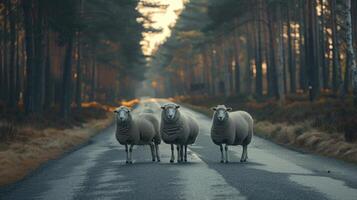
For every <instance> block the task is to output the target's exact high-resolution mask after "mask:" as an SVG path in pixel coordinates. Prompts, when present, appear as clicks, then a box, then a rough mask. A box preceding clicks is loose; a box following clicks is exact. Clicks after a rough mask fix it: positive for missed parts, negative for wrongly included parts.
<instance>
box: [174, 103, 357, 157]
mask: <svg viewBox="0 0 357 200" xmlns="http://www.w3.org/2000/svg"><path fill="white" fill-rule="evenodd" d="M175 100H176V101H178V102H180V103H182V104H184V105H185V106H187V107H189V108H191V109H193V110H195V111H198V112H200V113H203V114H205V115H207V116H209V117H212V111H210V109H209V108H210V107H211V106H214V105H217V104H219V103H218V102H220V100H217V99H214V100H209V99H207V98H205V100H202V101H201V100H197V99H195V100H192V99H189V100H187V99H185V98H180V99H175ZM198 102H199V103H198ZM203 102H204V103H203ZM235 103H237V102H235ZM221 104H222V103H221ZM225 104H227V103H225ZM318 104H320V105H319V107H320V108H322V107H323V105H324V103H323V102H319V103H318ZM326 104H328V105H329V106H331V105H333V104H334V102H330V101H327V103H326ZM227 105H229V106H232V105H233V106H232V107H233V108H234V109H235V110H237V107H234V103H231V104H229V103H228V104H227ZM239 105H241V106H240V108H241V109H240V110H249V112H250V113H252V115H253V117H254V118H255V125H254V129H255V131H254V132H255V134H256V135H258V136H260V137H263V138H266V139H269V140H271V141H273V142H275V143H278V144H282V145H287V146H289V147H293V148H297V149H300V150H304V151H308V152H312V153H316V154H319V155H323V156H328V157H334V158H337V159H341V160H345V161H349V162H353V163H357V142H346V139H345V136H344V134H343V133H342V132H341V131H338V130H343V128H344V127H343V123H347V122H351V120H350V121H346V122H342V119H336V118H335V120H336V121H338V123H339V124H338V126H340V127H338V128H337V127H335V126H336V124H335V126H334V124H328V123H329V122H324V121H322V122H321V123H320V124H316V121H314V120H312V119H313V118H314V116H309V117H303V116H305V114H306V113H305V114H304V112H309V114H310V115H314V114H315V113H316V112H318V110H316V111H315V113H314V112H312V111H311V106H306V105H307V103H306V102H302V105H301V104H299V103H297V102H294V103H293V104H288V105H287V106H288V107H289V106H290V107H291V108H288V109H284V108H278V109H277V110H276V111H274V110H273V109H271V106H272V105H271V103H269V104H268V105H267V104H258V103H256V102H250V101H247V102H246V103H245V104H243V103H239ZM264 105H265V106H264ZM338 106H339V105H338ZM338 106H337V107H338ZM267 107H270V108H267ZM328 109H331V110H335V109H337V108H336V106H332V108H331V107H328V106H327V110H328ZM264 110H265V111H264ZM267 110H269V111H267ZM284 110H285V112H284ZM292 110H299V111H296V112H299V113H298V114H296V113H291V114H290V115H292V116H289V112H292ZM266 112H268V113H266ZM275 112H279V113H280V114H282V115H283V116H285V117H281V116H278V114H277V113H275ZM324 112H327V111H322V113H324ZM335 114H336V113H335ZM256 115H258V116H256ZM318 115H320V117H324V116H323V114H321V112H319V113H318ZM348 115H352V113H349V114H348ZM315 116H316V114H315ZM269 117H271V118H269ZM344 117H346V116H344ZM349 117H352V116H349ZM257 118H258V119H257ZM292 118H295V119H296V120H295V121H293V120H292ZM352 123H353V122H352ZM349 126H353V124H352V125H351V124H349ZM327 127H332V129H330V130H326V128H327Z"/></svg>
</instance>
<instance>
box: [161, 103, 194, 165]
mask: <svg viewBox="0 0 357 200" xmlns="http://www.w3.org/2000/svg"><path fill="white" fill-rule="evenodd" d="M161 108H162V112H161V126H160V133H161V137H162V140H163V141H164V142H165V143H167V144H170V145H171V159H170V162H171V163H172V162H174V160H175V155H174V145H176V146H177V162H183V161H185V162H187V145H189V144H193V143H194V142H195V141H196V138H197V135H198V132H199V128H198V124H197V122H196V121H195V120H194V119H193V118H191V117H190V116H187V115H183V114H181V113H180V111H179V110H178V109H179V108H180V106H179V105H176V104H174V103H169V104H165V105H164V106H162V107H161Z"/></svg>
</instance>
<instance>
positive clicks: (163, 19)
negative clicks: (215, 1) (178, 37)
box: [138, 0, 188, 55]
mask: <svg viewBox="0 0 357 200" xmlns="http://www.w3.org/2000/svg"><path fill="white" fill-rule="evenodd" d="M143 1H145V2H150V3H159V4H162V5H167V7H166V6H165V8H162V9H153V8H147V7H142V6H141V4H139V6H138V9H139V11H140V12H141V13H142V14H143V15H145V16H150V18H151V20H152V21H153V22H154V23H152V24H144V25H145V26H147V27H153V28H159V29H162V32H161V33H152V32H151V33H150V32H145V33H143V36H144V40H143V41H142V42H141V44H142V46H143V52H144V54H145V55H152V53H153V52H154V51H155V49H156V48H157V46H158V45H160V44H162V43H163V42H164V41H165V40H166V39H167V37H169V36H170V34H171V30H170V28H171V27H173V26H174V25H175V23H176V20H177V18H178V15H179V14H180V13H181V11H182V9H183V8H184V3H185V2H187V1H188V0H141V2H143Z"/></svg>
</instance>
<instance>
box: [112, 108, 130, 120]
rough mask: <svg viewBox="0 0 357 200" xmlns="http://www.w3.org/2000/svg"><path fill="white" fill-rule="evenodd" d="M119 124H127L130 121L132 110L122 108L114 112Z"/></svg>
mask: <svg viewBox="0 0 357 200" xmlns="http://www.w3.org/2000/svg"><path fill="white" fill-rule="evenodd" d="M114 112H115V113H116V118H117V120H118V121H119V122H121V123H123V122H127V121H128V120H129V119H130V110H129V108H127V107H120V108H119V109H117V110H115V111H114Z"/></svg>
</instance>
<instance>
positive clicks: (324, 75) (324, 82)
mask: <svg viewBox="0 0 357 200" xmlns="http://www.w3.org/2000/svg"><path fill="white" fill-rule="evenodd" d="M320 7H321V16H320V19H321V30H320V35H321V37H320V40H321V68H322V85H323V88H324V89H328V88H329V84H328V79H329V78H328V65H327V60H326V57H325V53H326V39H325V38H326V37H325V5H324V1H323V0H320Z"/></svg>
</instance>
